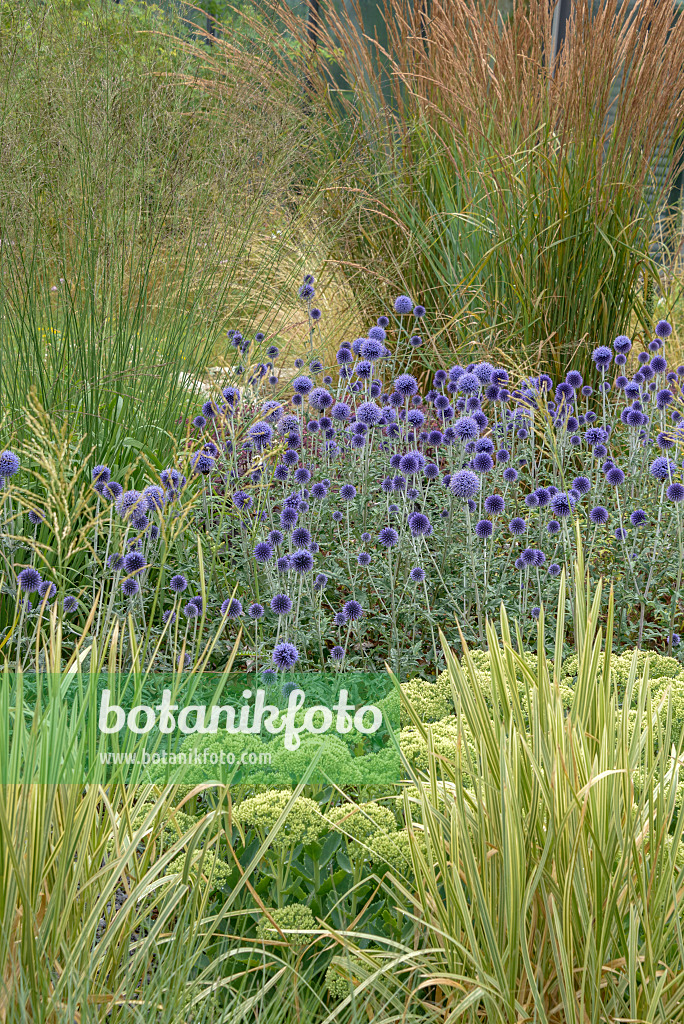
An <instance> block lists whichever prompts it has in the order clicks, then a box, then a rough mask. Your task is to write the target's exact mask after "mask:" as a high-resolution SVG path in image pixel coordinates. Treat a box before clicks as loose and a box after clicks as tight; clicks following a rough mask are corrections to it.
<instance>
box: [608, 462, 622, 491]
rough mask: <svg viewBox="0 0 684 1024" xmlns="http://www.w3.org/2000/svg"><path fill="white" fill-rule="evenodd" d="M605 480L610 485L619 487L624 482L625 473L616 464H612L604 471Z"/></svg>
mask: <svg viewBox="0 0 684 1024" xmlns="http://www.w3.org/2000/svg"><path fill="white" fill-rule="evenodd" d="M606 481H607V482H608V483H609V484H610V486H611V487H620V486H621V484H623V483H624V482H625V474H624V473H623V472H622V470H621V469H620V468H619V467H618V466H613V467H612V468H611V469H609V470H608V472H607V473H606Z"/></svg>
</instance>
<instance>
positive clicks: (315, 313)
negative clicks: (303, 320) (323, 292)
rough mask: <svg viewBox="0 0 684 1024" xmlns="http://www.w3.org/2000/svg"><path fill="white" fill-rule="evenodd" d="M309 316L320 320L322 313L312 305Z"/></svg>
mask: <svg viewBox="0 0 684 1024" xmlns="http://www.w3.org/2000/svg"><path fill="white" fill-rule="evenodd" d="M309 316H310V317H311V319H312V320H320V319H321V317H322V316H323V314H322V313H321V311H320V309H318V308H317V307H316V306H314V307H313V308H312V309H310V310H309Z"/></svg>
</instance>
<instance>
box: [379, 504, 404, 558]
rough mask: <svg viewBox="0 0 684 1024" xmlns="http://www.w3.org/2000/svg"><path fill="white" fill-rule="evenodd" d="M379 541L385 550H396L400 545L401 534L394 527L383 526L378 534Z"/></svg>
mask: <svg viewBox="0 0 684 1024" xmlns="http://www.w3.org/2000/svg"><path fill="white" fill-rule="evenodd" d="M397 511H398V507H397ZM378 540H379V542H380V544H381V545H382V547H383V548H394V547H396V546H397V544H398V543H399V534H398V533H397V531H396V530H395V529H394V528H393V527H391V526H383V528H382V529H381V530H380V533H379V534H378Z"/></svg>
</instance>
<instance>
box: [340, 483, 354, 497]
mask: <svg viewBox="0 0 684 1024" xmlns="http://www.w3.org/2000/svg"><path fill="white" fill-rule="evenodd" d="M355 497H356V488H355V487H354V485H353V484H342V486H341V487H340V498H342V500H343V501H353V500H354V498H355Z"/></svg>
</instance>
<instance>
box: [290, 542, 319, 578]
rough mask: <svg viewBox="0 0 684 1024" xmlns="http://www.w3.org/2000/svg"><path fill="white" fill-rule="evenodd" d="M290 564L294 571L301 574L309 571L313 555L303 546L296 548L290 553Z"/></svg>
mask: <svg viewBox="0 0 684 1024" xmlns="http://www.w3.org/2000/svg"><path fill="white" fill-rule="evenodd" d="M290 564H291V566H292V568H293V569H294V571H295V572H298V573H300V574H301V575H303V574H304V573H307V572H311V570H312V569H313V567H314V560H313V555H312V554H311V552H310V551H307V550H306V549H305V548H298V549H297V551H293V552H292V554H291V555H290Z"/></svg>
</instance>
